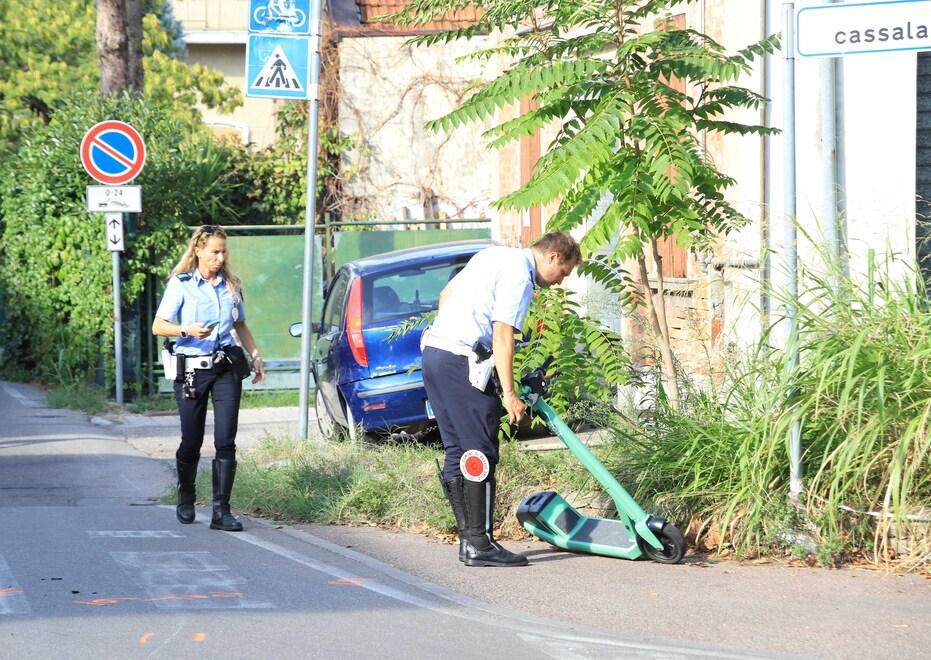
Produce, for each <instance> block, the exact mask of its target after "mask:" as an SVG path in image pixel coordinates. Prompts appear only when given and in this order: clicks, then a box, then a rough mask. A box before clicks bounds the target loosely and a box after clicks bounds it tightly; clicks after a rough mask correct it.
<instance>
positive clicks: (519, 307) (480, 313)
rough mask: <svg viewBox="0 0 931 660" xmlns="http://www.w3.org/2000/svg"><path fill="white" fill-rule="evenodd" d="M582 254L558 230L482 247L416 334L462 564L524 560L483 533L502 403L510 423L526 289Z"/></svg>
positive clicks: (488, 524) (516, 405)
mask: <svg viewBox="0 0 931 660" xmlns="http://www.w3.org/2000/svg"><path fill="white" fill-rule="evenodd" d="M580 259H581V254H580V251H579V245H578V243H576V242H575V239H573V238H572V237H571V236H569V234H566V233H563V232H550V233H548V234H546V235H544V236H543V237H542V238H540V240H538V241H537V242H536V243H534V244H533V246H531V247H530V249H527V250H521V249H518V248H508V247H498V246H494V247H489V248H486V249H484V250H482V251H481V252H479V253H477V254H476V255H475V256H474V257H472V259H470V260H469V263H468V264H466V267H465V268H463V269H462V271H461V272H460V273H459V274H458V275H456V276H455V277H454V278H453V279H452V280H450V282H449V284H447V285H446V287H445V288H444V289H443V291H442V292H441V293H440V306H439V312H438V313H437V316H436V320H435V321H434V322H433V325H432V326H431V327H430V328H429V329H428V330H427V331H425V333H424V339H423V346H424V349H423V381H424V387H425V388H426V390H427V396H428V397H429V399H430V404H431V405H432V407H433V412H434V413H435V415H436V421H437V425H438V426H439V427H440V438H441V439H442V440H443V447H444V449H445V451H446V463H445V465H444V467H443V472H442V474H441V477H440V481H441V482H442V485H443V491H444V492H445V493H446V497H447V498H448V499H449V502H450V504H451V505H452V509H453V513H454V514H455V516H456V524H457V526H458V527H459V560H460V561H462V562H463V563H465V565H466V566H525V565H526V564H527V558H526V557H524V556H523V555H516V554H514V553H513V552H510V551H508V550H506V549H505V548H503V547H501V545H499V544H498V543H497V542H495V540H494V537H493V536H492V533H491V529H492V520H493V519H494V504H495V467H496V464H497V463H498V425H499V419H500V417H501V405H502V403H503V404H504V409H505V410H506V411H507V414H508V418H509V420H510V422H511V423H512V424H514V423H517V422H518V421H520V418H521V417H522V416H523V415H524V407H525V406H524V403H523V401H521V399H520V395H519V393H518V392H517V391H516V390H515V388H514V334H515V333H516V332H519V331H520V330H521V329H522V328H523V325H524V317H525V316H526V314H527V309H528V308H529V306H530V298H531V296H532V295H533V287H534V285H537V286H542V287H549V286H552V285H554V284H559V283H560V282H562V280H563V278H565V277H566V276H567V275H568V274H569V273H570V272H572V269H573V268H575V266H576V265H577V264H578V263H579V261H580ZM480 346H483V347H484V350H482V349H481V348H480ZM488 348H491V349H492V351H491V357H487V356H486V359H484V360H482V359H481V357H482V356H481V355H478V353H479V352H482V353H484V352H485V351H487V349H488ZM477 349H478V350H477ZM492 367H494V369H495V370H496V371H497V373H498V377H499V381H500V384H501V392H500V394H499V393H498V392H496V391H495V387H494V385H493V382H492V380H491V378H490V376H491V369H492Z"/></svg>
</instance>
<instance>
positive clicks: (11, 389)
mask: <svg viewBox="0 0 931 660" xmlns="http://www.w3.org/2000/svg"><path fill="white" fill-rule="evenodd" d="M0 387H2V388H3V391H4V392H6V393H7V394H9V395H10V396H11V397H13V398H14V399H16V400H17V401H19V402H20V403H21V404H22V405H24V406H25V407H27V408H39V407H41V403H40V402H39V401H34V400H33V399H30V398H29V397H27V396H26V395H25V394H23V393H22V392H20V391H19V390H17V389H16V386H15V385H13V384H12V383H6V382H0Z"/></svg>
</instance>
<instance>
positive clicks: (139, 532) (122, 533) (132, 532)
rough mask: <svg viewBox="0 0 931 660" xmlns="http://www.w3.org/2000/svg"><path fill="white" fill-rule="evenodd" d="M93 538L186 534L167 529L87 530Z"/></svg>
mask: <svg viewBox="0 0 931 660" xmlns="http://www.w3.org/2000/svg"><path fill="white" fill-rule="evenodd" d="M87 535H88V536H90V537H91V538H92V539H100V538H109V539H183V538H184V534H179V533H178V532H172V531H171V530H167V529H100V530H94V529H89V530H87Z"/></svg>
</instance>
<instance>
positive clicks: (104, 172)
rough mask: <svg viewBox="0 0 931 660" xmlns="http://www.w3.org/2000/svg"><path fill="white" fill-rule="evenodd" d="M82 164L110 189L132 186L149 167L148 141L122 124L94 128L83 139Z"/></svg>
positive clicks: (103, 123)
mask: <svg viewBox="0 0 931 660" xmlns="http://www.w3.org/2000/svg"><path fill="white" fill-rule="evenodd" d="M80 154H81V164H82V165H83V166H84V169H85V170H86V171H87V173H88V174H90V175H91V177H92V178H93V179H95V180H96V181H99V182H100V183H104V184H106V185H109V186H119V185H122V184H124V183H129V182H130V181H132V180H133V179H135V178H136V177H137V176H139V173H140V172H141V171H142V168H143V167H144V166H145V142H144V141H143V140H142V136H141V135H139V131H137V130H136V129H135V128H133V127H132V126H130V125H129V124H127V123H125V122H122V121H115V120H108V121H102V122H100V123H99V124H95V125H94V126H91V128H90V129H89V130H88V131H87V133H85V134H84V138H83V139H82V140H81V150H80Z"/></svg>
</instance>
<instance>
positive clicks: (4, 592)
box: [0, 587, 23, 598]
mask: <svg viewBox="0 0 931 660" xmlns="http://www.w3.org/2000/svg"><path fill="white" fill-rule="evenodd" d="M21 593H23V590H22V589H17V588H15V587H7V588H6V589H0V598H2V597H3V596H12V595H13V594H21Z"/></svg>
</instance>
